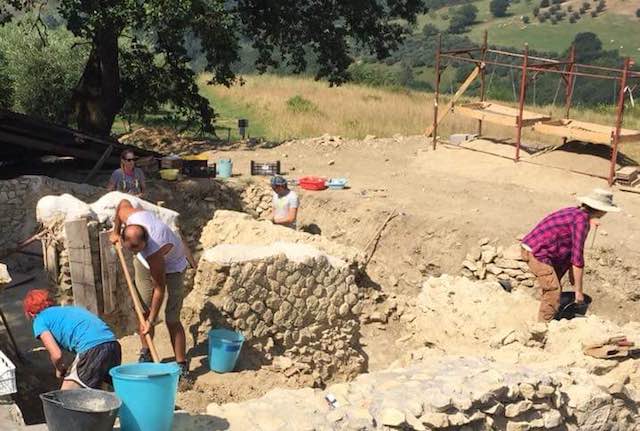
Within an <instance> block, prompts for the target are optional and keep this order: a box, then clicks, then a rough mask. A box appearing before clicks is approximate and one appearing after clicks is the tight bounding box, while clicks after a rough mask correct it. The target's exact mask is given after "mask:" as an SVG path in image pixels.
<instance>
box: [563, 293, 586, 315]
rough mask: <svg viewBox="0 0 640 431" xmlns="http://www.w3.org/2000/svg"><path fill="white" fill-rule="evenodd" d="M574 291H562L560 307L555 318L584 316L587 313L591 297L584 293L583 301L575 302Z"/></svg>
mask: <svg viewBox="0 0 640 431" xmlns="http://www.w3.org/2000/svg"><path fill="white" fill-rule="evenodd" d="M575 301H576V294H575V292H562V293H561V294H560V308H559V309H558V313H557V314H556V320H560V319H573V318H574V317H576V316H584V315H585V314H587V309H588V308H589V304H591V301H592V299H591V297H590V296H589V295H584V302H583V303H581V304H576V302H575Z"/></svg>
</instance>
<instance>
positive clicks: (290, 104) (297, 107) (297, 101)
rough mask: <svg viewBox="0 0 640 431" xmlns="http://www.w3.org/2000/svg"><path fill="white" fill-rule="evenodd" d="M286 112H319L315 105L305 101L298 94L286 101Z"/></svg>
mask: <svg viewBox="0 0 640 431" xmlns="http://www.w3.org/2000/svg"><path fill="white" fill-rule="evenodd" d="M287 110H289V111H291V112H293V113H295V114H309V113H317V112H320V110H319V109H318V107H317V106H316V104H315V103H313V102H312V101H311V100H308V99H305V98H304V97H302V96H300V95H299V94H297V95H295V96H293V97H291V98H289V100H287Z"/></svg>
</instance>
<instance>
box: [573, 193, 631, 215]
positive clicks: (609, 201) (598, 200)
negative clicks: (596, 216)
mask: <svg viewBox="0 0 640 431" xmlns="http://www.w3.org/2000/svg"><path fill="white" fill-rule="evenodd" d="M578 201H579V202H580V203H583V204H585V205H586V206H588V207H590V208H593V209H594V210H598V211H605V212H616V213H617V212H620V210H621V208H620V207H618V206H616V205H615V204H614V203H613V193H612V192H610V191H609V190H604V189H593V191H592V192H591V193H589V194H588V195H587V196H580V197H579V198H578Z"/></svg>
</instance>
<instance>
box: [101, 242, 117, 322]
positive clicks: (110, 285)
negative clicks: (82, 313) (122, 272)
mask: <svg viewBox="0 0 640 431" xmlns="http://www.w3.org/2000/svg"><path fill="white" fill-rule="evenodd" d="M109 234H110V232H109V231H105V232H100V234H99V235H100V272H101V274H102V298H103V303H104V313H105V314H111V313H113V312H114V311H116V310H117V308H118V303H117V301H118V299H117V289H118V261H117V258H116V255H115V254H114V252H113V246H112V245H111V241H110V240H109Z"/></svg>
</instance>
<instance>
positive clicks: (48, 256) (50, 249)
mask: <svg viewBox="0 0 640 431" xmlns="http://www.w3.org/2000/svg"><path fill="white" fill-rule="evenodd" d="M42 260H43V263H44V269H45V271H46V272H47V278H48V279H49V284H51V285H54V286H55V285H57V284H58V278H59V276H60V272H59V269H58V265H59V262H58V252H57V251H56V246H55V244H54V243H53V242H51V241H49V240H44V241H42Z"/></svg>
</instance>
